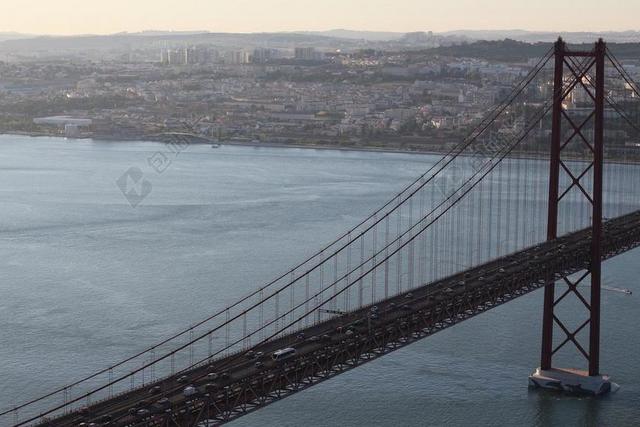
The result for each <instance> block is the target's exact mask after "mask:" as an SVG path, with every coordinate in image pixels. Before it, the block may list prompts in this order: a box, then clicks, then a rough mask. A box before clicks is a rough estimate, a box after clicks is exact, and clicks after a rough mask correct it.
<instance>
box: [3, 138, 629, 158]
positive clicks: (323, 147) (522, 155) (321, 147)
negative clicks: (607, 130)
mask: <svg viewBox="0 0 640 427" xmlns="http://www.w3.org/2000/svg"><path fill="white" fill-rule="evenodd" d="M0 136H27V137H32V138H41V137H47V138H60V139H67V140H92V141H98V142H111V143H114V144H117V143H119V142H143V143H146V142H151V143H160V144H167V141H161V140H154V139H146V138H144V137H136V138H132V137H118V138H115V137H100V136H98V137H66V136H62V135H50V134H39V133H29V132H24V133H0ZM189 144H190V145H211V143H209V142H190V143H189ZM215 144H216V145H218V146H231V147H253V148H295V149H305V150H323V151H351V152H370V153H383V154H417V155H425V156H446V155H447V154H448V153H449V150H442V151H437V150H408V149H398V148H382V147H373V146H371V147H366V146H365V147H361V146H335V145H324V144H286V143H279V142H250V141H246V142H244V141H243V142H238V141H224V142H216V143H215ZM461 156H462V157H474V154H472V153H469V154H462V155H461ZM479 157H481V158H487V159H488V158H489V156H479ZM506 158H510V159H526V160H541V161H548V157H546V156H540V155H536V154H535V153H512V154H511V155H508V156H506ZM566 160H567V161H584V162H586V161H590V159H585V158H580V157H571V156H568V157H567V159H566ZM605 162H606V163H613V164H623V165H625V164H629V165H637V164H640V158H638V159H636V160H634V159H609V160H607V159H605Z"/></svg>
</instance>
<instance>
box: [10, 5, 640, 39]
mask: <svg viewBox="0 0 640 427" xmlns="http://www.w3.org/2000/svg"><path fill="white" fill-rule="evenodd" d="M628 3H629V2H627V1H624V0H612V1H611V2H609V4H608V6H607V7H606V8H603V7H602V6H601V4H599V2H597V1H595V0H586V1H582V2H579V3H578V2H566V3H557V2H553V1H552V0H540V1H538V2H535V3H525V2H512V1H508V0H487V1H485V2H482V3H481V4H480V3H478V2H475V1H471V0H457V1H452V2H448V3H438V4H433V3H427V2H423V1H418V0H402V1H399V2H390V1H387V0H371V1H368V2H365V1H362V0H352V1H350V2H349V3H348V4H345V2H340V1H337V0H327V1H324V2H309V1H292V0H260V1H256V0H238V1H235V2H227V1H224V2H221V1H212V2H203V1H201V0H184V1H181V2H176V1H173V0H170V1H165V2H163V3H162V4H161V5H158V4H157V2H152V1H150V0H139V1H137V2H135V4H132V3H131V2H126V1H124V0H113V1H111V2H109V3H106V4H105V3H102V2H95V1H94V2H90V6H87V2H80V1H77V0H59V1H57V2H55V3H53V2H45V1H43V0H26V1H23V2H22V3H21V6H22V7H20V8H9V9H8V10H5V11H3V15H2V16H0V28H2V30H3V31H4V32H19V33H30V34H47V35H77V34H114V33H119V32H140V31H147V30H163V31H212V32H237V33H253V32H281V31H282V32H295V31H306V30H309V31H324V30H329V29H334V28H347V29H350V30H363V31H393V32H411V31H435V32H446V31H455V30H514V29H522V30H529V31H563V32H564V31H628V30H637V29H639V27H638V25H637V21H636V20H635V18H634V17H635V16H637V15H638V13H640V4H628ZM577 7H579V9H578V12H579V13H578V15H576V8H577ZM363 10H364V11H366V13H363V12H362V11H363ZM496 10H499V11H500V13H495V12H496ZM621 10H625V13H619V11H621ZM551 11H553V13H552V12H551ZM566 16H574V17H576V19H572V20H567V19H566V18H565V17H566ZM578 16H579V17H578Z"/></svg>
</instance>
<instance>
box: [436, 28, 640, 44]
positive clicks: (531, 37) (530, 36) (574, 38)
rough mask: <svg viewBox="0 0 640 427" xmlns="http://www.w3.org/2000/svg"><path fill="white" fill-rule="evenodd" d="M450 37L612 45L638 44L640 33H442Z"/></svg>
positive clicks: (477, 31)
mask: <svg viewBox="0 0 640 427" xmlns="http://www.w3.org/2000/svg"><path fill="white" fill-rule="evenodd" d="M440 34H441V35H448V36H463V37H468V38H470V39H473V40H504V39H512V40H517V41H523V42H530V43H535V42H553V41H555V40H557V39H558V36H562V38H564V39H565V40H567V41H568V42H571V43H590V42H595V41H596V40H598V39H599V38H600V37H602V38H603V39H604V40H605V41H607V42H611V43H638V42H640V32H639V31H603V32H566V31H564V32H557V31H526V30H459V31H448V32H444V33H440Z"/></svg>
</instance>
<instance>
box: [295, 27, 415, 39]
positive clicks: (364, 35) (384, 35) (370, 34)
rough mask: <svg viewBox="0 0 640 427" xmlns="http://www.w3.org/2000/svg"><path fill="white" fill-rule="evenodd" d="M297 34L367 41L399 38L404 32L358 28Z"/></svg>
mask: <svg viewBox="0 0 640 427" xmlns="http://www.w3.org/2000/svg"><path fill="white" fill-rule="evenodd" d="M297 33H299V34H314V35H317V36H325V37H337V38H340V39H355V40H369V41H378V42H380V41H393V40H400V39H401V38H402V37H403V36H404V35H405V34H406V33H398V32H391V31H358V30H344V29H336V30H328V31H297Z"/></svg>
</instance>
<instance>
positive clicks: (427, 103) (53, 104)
mask: <svg viewBox="0 0 640 427" xmlns="http://www.w3.org/2000/svg"><path fill="white" fill-rule="evenodd" d="M629 65H630V67H629V69H630V70H636V71H640V67H633V64H629ZM531 67H532V64H531V63H528V62H524V63H499V62H495V61H487V60H480V59H470V58H452V57H428V56H419V55H418V56H417V55H415V54H411V55H409V54H406V53H403V52H388V53H385V52H368V53H366V52H365V53H363V52H354V53H341V52H337V51H336V52H332V53H328V52H321V51H318V50H316V49H314V48H309V47H296V48H294V49H291V50H290V51H287V52H283V51H282V50H276V49H269V48H254V49H252V50H248V49H247V50H243V49H227V50H225V51H218V50H217V49H215V48H213V47H208V46H195V47H182V48H164V49H162V52H161V57H160V61H147V62H140V63H130V62H114V61H112V62H108V63H93V62H91V63H89V62H87V63H81V62H62V63H61V64H58V65H52V64H51V63H50V62H48V63H41V62H37V61H34V62H28V63H12V64H7V63H0V76H2V77H0V132H28V133H49V134H66V135H68V136H89V137H97V138H114V139H123V138H136V139H143V138H152V137H153V136H154V135H158V134H159V133H162V132H171V131H184V130H185V129H187V130H189V131H190V132H194V133H198V134H200V135H202V136H205V137H208V138H211V139H217V140H220V141H226V142H234V141H235V142H239V143H240V142H250V143H295V144H322V145H344V146H376V147H386V148H402V149H411V150H438V149H444V148H446V147H447V146H448V144H450V143H453V142H456V141H459V140H460V138H462V137H464V136H465V135H466V133H467V132H468V130H469V128H470V127H471V126H472V125H473V124H476V123H478V122H479V121H480V120H481V118H482V117H483V116H484V115H485V114H486V112H487V111H488V110H489V109H490V108H491V107H492V106H494V105H495V104H496V103H497V102H498V101H499V100H501V99H502V98H503V97H504V96H505V94H507V93H508V92H509V91H510V89H511V88H512V86H513V85H514V83H515V82H517V81H519V80H520V79H522V77H523V76H525V75H526V74H527V73H528V72H529V71H530V69H531ZM549 75H551V70H550V73H549ZM551 84H552V82H551V79H550V78H549V79H545V78H544V77H543V78H542V79H540V81H539V84H538V85H537V86H534V87H532V88H531V89H529V91H530V93H528V94H527V96H528V102H530V103H532V104H536V103H541V102H543V101H544V100H545V99H548V97H549V95H550V91H551ZM619 89H620V91H619V92H616V93H612V94H611V96H616V97H624V96H627V94H628V93H630V91H626V92H625V88H624V87H620V88H619ZM619 99H622V98H619ZM583 101H584V100H583V99H581V98H580V95H579V94H576V96H575V97H574V98H572V99H571V102H572V103H574V104H575V105H574V107H576V108H577V107H579V105H580V103H581V102H583ZM621 102H622V101H621ZM520 114H521V113H520ZM521 122H522V120H520V121H518V120H514V123H513V124H512V126H516V127H517V126H523V124H522V123H521ZM194 123H197V124H195V125H194ZM539 131H540V132H541V136H544V135H542V134H543V133H544V132H546V131H547V130H546V129H540V130H539Z"/></svg>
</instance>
